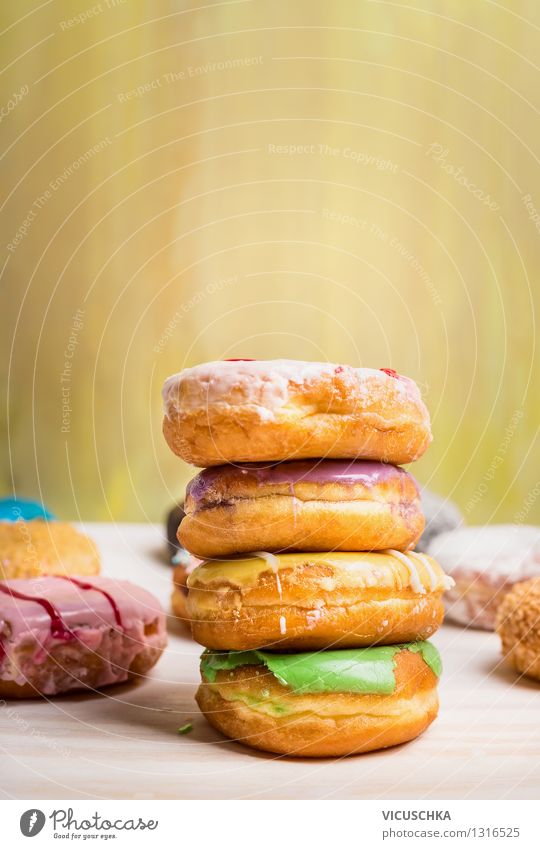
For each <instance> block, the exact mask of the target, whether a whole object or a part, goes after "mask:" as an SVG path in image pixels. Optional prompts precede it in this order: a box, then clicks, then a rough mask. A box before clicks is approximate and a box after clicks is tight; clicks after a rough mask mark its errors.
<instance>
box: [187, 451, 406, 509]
mask: <svg viewBox="0 0 540 849" xmlns="http://www.w3.org/2000/svg"><path fill="white" fill-rule="evenodd" d="M250 478H253V479H255V480H256V481H257V483H260V484H270V485H271V484H275V485H277V484H286V485H289V486H290V487H291V494H292V495H294V489H292V488H293V487H294V486H295V484H298V483H315V484H328V483H336V484H342V485H346V486H355V485H356V486H365V487H367V488H370V487H374V486H379V485H381V484H384V483H388V482H391V481H394V482H396V483H397V484H398V485H399V484H400V483H405V482H406V481H408V480H410V481H412V482H413V484H414V486H415V487H416V490H417V492H418V493H419V488H418V484H417V483H416V481H415V479H414V478H413V476H412V475H411V474H409V472H406V471H405V470H404V469H402V468H400V467H399V466H392V465H391V464H389V463H379V462H377V461H375V460H292V461H290V462H287V463H276V464H272V465H270V464H265V463H244V464H242V465H230V464H228V465H223V466H212V467H210V468H208V469H204V470H203V471H202V472H200V473H199V474H198V475H196V476H195V477H194V478H193V480H191V481H190V482H189V484H188V486H187V495H188V496H189V497H190V498H192V499H193V500H194V501H196V502H197V501H202V500H204V498H205V496H206V494H207V493H208V491H209V490H210V489H213V488H214V487H216V486H217V487H219V485H220V483H221V482H223V483H226V482H227V481H229V480H239V479H240V480H241V479H246V480H247V479H250Z"/></svg>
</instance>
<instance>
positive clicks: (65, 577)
mask: <svg viewBox="0 0 540 849" xmlns="http://www.w3.org/2000/svg"><path fill="white" fill-rule="evenodd" d="M57 577H58V578H62V579H63V580H64V581H69V582H70V583H71V584H75V586H77V587H80V588H81V590H95V591H96V592H97V593H101V595H103V596H105V598H106V599H107V601H108V602H109V604H110V605H111V607H112V610H113V613H114V618H115V619H116V624H117V625H118V627H119V628H121V629H122V631H125V628H124V623H123V622H122V617H121V615H120V610H119V607H118V605H117V603H116V602H115V600H114V598H113V597H112V595H111V594H110V593H108V592H107V590H102V589H101V587H96V586H94V584H89V583H88V582H87V581H80V580H79V579H78V578H72V577H71V576H70V575H57Z"/></svg>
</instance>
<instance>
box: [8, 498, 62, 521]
mask: <svg viewBox="0 0 540 849" xmlns="http://www.w3.org/2000/svg"><path fill="white" fill-rule="evenodd" d="M21 519H22V520H24V521H25V522H29V521H31V520H33V519H47V520H49V519H54V516H53V514H52V513H51V512H50V511H49V510H47V508H46V507H44V505H43V504H41V503H40V502H39V501H29V500H27V499H26V498H0V522H17V521H19V520H21Z"/></svg>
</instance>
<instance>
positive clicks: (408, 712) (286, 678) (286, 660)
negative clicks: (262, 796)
mask: <svg viewBox="0 0 540 849" xmlns="http://www.w3.org/2000/svg"><path fill="white" fill-rule="evenodd" d="M440 674H441V662H440V658H439V655H438V652H437V650H436V648H435V646H433V645H432V644H431V643H425V642H415V643H411V644H408V645H403V646H378V647H376V648H366V649H341V650H337V651H322V652H317V653H316V654H309V653H307V654H292V655H284V654H281V655H276V654H270V653H268V652H259V651H250V652H225V653H223V654H214V653H211V652H205V653H204V654H203V656H202V658H201V677H202V684H201V686H200V687H199V690H198V693H197V702H198V704H199V707H200V708H201V710H202V712H203V713H204V715H205V716H206V718H207V720H208V722H209V723H210V724H211V725H213V726H214V728H217V729H218V730H219V731H221V732H223V734H225V735H226V736H227V737H230V738H231V739H233V740H235V741H236V742H239V743H245V744H246V745H248V746H253V747H254V748H256V749H263V750H265V751H269V752H275V753H277V754H282V755H294V756H298V757H327V756H334V757H335V756H342V755H352V754H358V753H360V752H369V751H372V750H373V749H383V748H386V747H388V746H395V745H397V744H398V743H404V742H405V741H407V740H412V739H413V738H414V737H417V736H418V735H419V734H421V733H422V731H424V730H425V729H426V728H427V726H428V725H429V724H430V723H431V722H432V721H433V720H434V719H435V717H436V716H437V711H438V698H437V681H438V678H439V676H440Z"/></svg>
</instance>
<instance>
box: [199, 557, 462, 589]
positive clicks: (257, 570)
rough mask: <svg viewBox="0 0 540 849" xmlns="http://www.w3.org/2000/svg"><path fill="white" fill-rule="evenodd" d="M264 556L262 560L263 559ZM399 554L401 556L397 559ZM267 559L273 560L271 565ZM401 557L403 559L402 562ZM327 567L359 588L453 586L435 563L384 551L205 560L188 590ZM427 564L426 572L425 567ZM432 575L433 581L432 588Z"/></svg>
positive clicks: (247, 584) (250, 582)
mask: <svg viewBox="0 0 540 849" xmlns="http://www.w3.org/2000/svg"><path fill="white" fill-rule="evenodd" d="M263 555H264V557H263ZM397 555H400V556H397ZM268 557H271V558H272V561H271V562H270V561H269V560H268ZM402 557H403V558H404V559H402ZM306 563H307V564H314V565H317V564H322V565H325V564H327V565H329V566H331V567H333V568H335V569H337V570H346V571H347V581H349V582H353V581H356V582H357V583H358V585H359V586H375V585H378V586H381V587H382V586H391V587H394V586H395V581H396V577H397V580H398V582H399V584H401V586H402V587H407V586H409V587H410V588H411V589H412V590H413V592H416V593H418V594H420V595H424V594H425V593H426V587H429V588H433V589H447V588H448V587H449V586H453V583H454V582H453V580H452V579H451V578H449V576H448V575H445V574H444V573H443V571H442V569H441V568H440V566H439V565H438V564H437V563H436V561H434V560H431V561H430V559H429V558H427V557H426V558H425V561H424V560H423V559H422V560H420V559H418V560H417V561H413V560H412V559H410V555H402V552H396V551H393V550H387V551H377V552H369V551H354V552H351V551H334V552H327V553H323V552H313V553H311V552H310V553H309V554H302V553H299V552H290V553H287V554H273V555H268V554H267V552H258V553H257V555H256V556H255V555H251V556H249V557H247V558H237V559H235V560H223V561H206V562H204V563H202V564H201V565H200V566H198V567H197V568H196V569H194V570H193V572H192V573H191V575H190V576H189V578H188V581H187V584H188V587H190V588H192V587H194V586H205V585H209V584H212V583H214V582H217V583H218V584H223V585H228V586H236V587H240V588H242V589H249V588H251V587H255V586H257V584H258V582H259V579H260V577H261V575H263V574H264V573H265V572H268V571H270V570H271V571H272V572H273V573H274V575H275V574H276V570H277V571H278V572H281V571H282V570H284V569H290V568H295V567H298V566H302V565H304V564H306ZM426 563H427V565H428V566H429V569H428V568H426ZM432 573H433V574H434V576H435V578H436V584H435V586H433V580H432Z"/></svg>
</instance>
